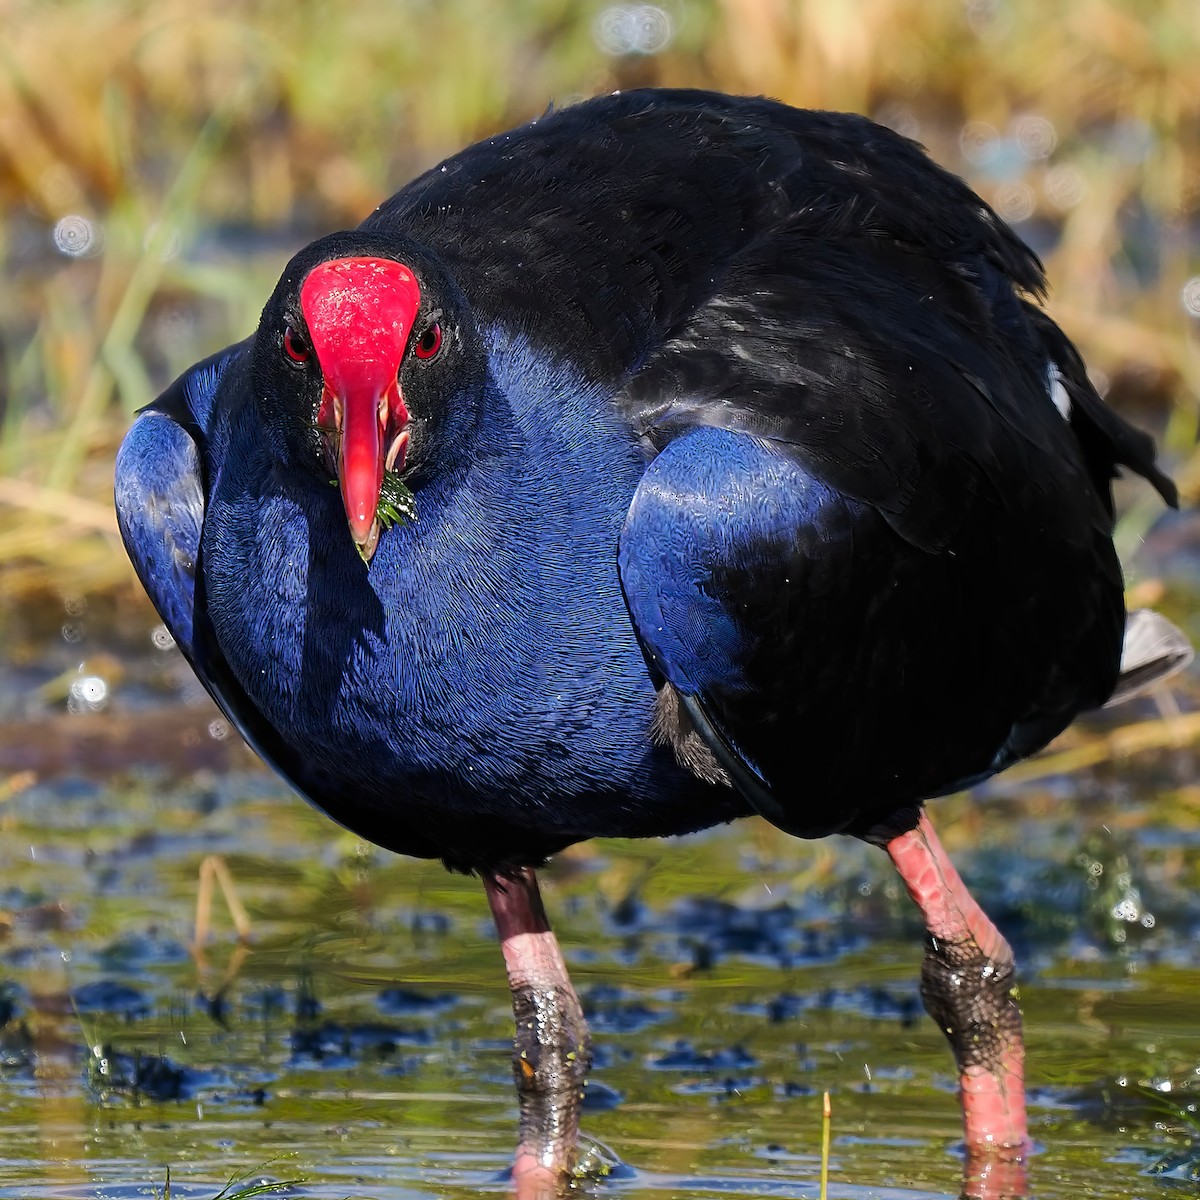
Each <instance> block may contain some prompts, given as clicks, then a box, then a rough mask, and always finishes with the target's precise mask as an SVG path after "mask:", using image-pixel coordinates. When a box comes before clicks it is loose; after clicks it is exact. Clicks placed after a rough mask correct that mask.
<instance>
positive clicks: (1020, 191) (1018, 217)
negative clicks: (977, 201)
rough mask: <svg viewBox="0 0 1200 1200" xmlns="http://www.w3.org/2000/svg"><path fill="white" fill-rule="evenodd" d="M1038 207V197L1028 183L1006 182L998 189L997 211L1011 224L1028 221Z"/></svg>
mask: <svg viewBox="0 0 1200 1200" xmlns="http://www.w3.org/2000/svg"><path fill="white" fill-rule="evenodd" d="M1036 207H1037V198H1036V197H1035V196H1034V194H1033V188H1031V187H1030V186H1029V184H1027V183H1006V184H1004V185H1002V186H1001V187H999V188H997V190H996V203H995V208H996V211H997V212H998V213H999V214H1000V215H1001V216H1002V217H1003V218H1004V219H1005V220H1006V221H1007V222H1009V224H1010V225H1018V224H1020V222H1022V221H1028V220H1029V218H1030V217H1032V216H1033V212H1034V209H1035V208H1036Z"/></svg>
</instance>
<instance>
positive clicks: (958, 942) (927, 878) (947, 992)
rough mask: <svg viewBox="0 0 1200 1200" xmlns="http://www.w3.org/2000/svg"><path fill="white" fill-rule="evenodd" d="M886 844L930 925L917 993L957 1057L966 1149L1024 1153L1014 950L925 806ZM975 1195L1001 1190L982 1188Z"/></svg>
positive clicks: (979, 1161)
mask: <svg viewBox="0 0 1200 1200" xmlns="http://www.w3.org/2000/svg"><path fill="white" fill-rule="evenodd" d="M887 852H888V854H889V855H890V856H891V859H892V862H894V863H895V864H896V869H897V870H898V871H899V872H900V878H901V879H903V880H904V883H905V886H906V887H907V888H908V894H909V895H910V896H911V897H912V898H913V900H914V901H916V904H917V907H918V908H920V910H921V913H922V915H923V916H924V918H925V928H926V929H927V930H928V932H929V941H928V943H927V945H926V949H925V961H924V964H923V966H922V968H921V996H922V998H923V999H924V1001H925V1008H926V1009H927V1011H928V1012H929V1015H930V1016H931V1017H933V1019H934V1020H935V1021H936V1022H937V1023H938V1024H939V1025H940V1026H941V1027H942V1029H943V1030H944V1031H945V1034H946V1036H947V1038H949V1040H950V1046H951V1048H952V1049H953V1050H954V1057H955V1060H956V1061H957V1063H958V1070H959V1081H960V1085H961V1088H962V1107H963V1124H964V1126H965V1134H966V1145H967V1153H968V1156H969V1157H970V1158H974V1159H975V1160H976V1162H975V1168H976V1172H978V1171H979V1170H980V1169H981V1168H982V1167H984V1166H986V1165H987V1164H986V1161H985V1160H984V1159H983V1158H981V1156H989V1155H990V1156H994V1155H995V1153H996V1152H997V1151H1001V1152H1006V1153H1004V1155H1003V1156H1004V1157H1005V1158H1008V1159H1010V1160H1011V1159H1015V1158H1020V1157H1021V1156H1023V1155H1024V1153H1025V1151H1026V1150H1027V1149H1028V1137H1027V1133H1026V1126H1025V1086H1024V1080H1025V1046H1024V1043H1023V1041H1022V1039H1021V1010H1020V1007H1019V1006H1018V1004H1017V998H1016V987H1015V985H1014V982H1013V979H1014V975H1015V970H1016V964H1015V962H1014V960H1013V953H1012V949H1011V948H1010V947H1009V945H1008V943H1007V942H1006V941H1005V940H1004V938H1003V936H1002V935H1001V934H1000V931H999V930H998V929H997V928H996V927H995V925H993V924H992V922H991V921H990V920H989V919H988V916H987V914H986V913H985V912H984V911H983V909H981V908H980V907H979V905H978V904H977V903H976V902H975V900H974V899H973V898H972V896H971V893H970V892H968V891H967V888H966V885H965V884H964V883H963V881H962V879H961V878H960V877H959V874H958V872H957V871H956V870H955V869H954V865H953V864H952V863H951V862H950V859H949V857H948V856H947V854H946V851H945V850H944V849H943V848H942V844H941V842H939V841H938V836H937V834H936V833H935V832H934V829H933V826H932V825H931V824H930V823H929V818H928V817H927V816H926V815H925V814H924V813H922V814H921V819H920V821H919V823H918V824H917V827H916V828H915V829H913V830H911V831H910V832H909V833H904V834H901V835H900V836H899V837H897V838H893V839H892V841H890V842H889V843H888V844H887ZM968 1165H969V1166H970V1164H968ZM985 1174H986V1175H994V1176H997V1177H998V1176H999V1175H1004V1176H1005V1179H1006V1181H1007V1180H1008V1174H1009V1173H1006V1172H1003V1171H1001V1172H995V1171H993V1170H992V1169H991V1168H990V1167H989V1168H988V1169H987V1171H986V1172H985ZM975 1182H979V1180H978V1179H976V1181H975ZM985 1182H986V1181H985ZM1014 1183H1015V1181H1012V1182H1006V1187H1012V1186H1014ZM1019 1186H1021V1187H1023V1176H1022V1180H1021V1181H1020V1185H1019ZM969 1194H973V1195H995V1194H1000V1193H996V1192H995V1191H993V1190H990V1189H988V1188H986V1187H985V1188H984V1190H983V1191H982V1192H980V1191H973V1192H970V1193H969ZM1009 1194H1012V1193H1009Z"/></svg>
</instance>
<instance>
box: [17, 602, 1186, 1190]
mask: <svg viewBox="0 0 1200 1200" xmlns="http://www.w3.org/2000/svg"><path fill="white" fill-rule="evenodd" d="M75 606H76V608H78V604H77V603H76V604H75ZM151 625H152V619H151V618H150V617H149V616H148V615H147V614H146V613H145V612H144V611H140V610H135V611H133V612H132V613H128V612H124V611H121V612H115V611H110V610H108V609H107V608H106V607H105V605H104V604H103V603H101V602H93V604H92V606H91V608H90V609H89V610H87V611H82V612H80V611H76V612H72V613H67V612H61V611H60V612H55V611H49V610H43V611H40V612H37V613H29V612H26V613H22V614H9V615H8V616H7V617H5V618H4V620H3V628H0V632H2V633H4V634H5V635H6V640H5V644H6V645H7V646H8V647H9V650H8V655H7V659H6V661H5V662H4V663H3V665H2V667H0V695H3V696H4V697H5V705H6V711H5V712H4V714H3V716H4V718H5V721H6V727H5V731H4V733H3V736H0V780H3V779H4V778H6V777H7V778H9V779H10V784H9V786H8V791H9V793H11V794H7V797H6V799H5V800H4V802H3V803H2V804H0V823H2V824H3V833H4V836H3V839H2V841H0V863H2V864H3V875H2V884H0V886H2V890H0V908H2V909H3V910H4V914H5V915H4V917H3V918H0V920H5V921H6V923H7V929H6V936H4V938H3V941H0V989H2V990H0V1016H4V1015H5V1011H3V1010H7V1012H8V1019H7V1022H6V1024H5V1025H4V1028H3V1033H2V1034H0V1198H5V1197H28V1198H33V1197H38V1198H41V1197H46V1198H49V1197H80V1198H82V1197H90V1198H100V1197H133V1196H150V1195H153V1194H155V1191H156V1189H157V1191H158V1192H161V1191H162V1189H163V1184H164V1180H165V1173H166V1169H167V1168H168V1167H170V1169H171V1194H172V1195H173V1196H178V1197H213V1196H214V1195H216V1193H217V1192H219V1191H220V1189H221V1187H222V1186H224V1184H225V1183H226V1182H227V1181H228V1180H229V1179H230V1177H231V1176H234V1175H243V1174H244V1175H246V1176H247V1177H248V1178H252V1179H257V1178H259V1177H273V1178H294V1177H303V1178H304V1179H305V1182H304V1183H302V1184H299V1185H296V1186H294V1187H293V1188H292V1189H290V1190H289V1191H287V1192H286V1193H280V1194H292V1195H298V1196H311V1197H322V1198H324V1197H328V1198H334V1197H344V1196H363V1197H376V1198H378V1200H385V1198H386V1200H398V1198H405V1200H408V1198H415V1197H429V1196H446V1197H458V1196H462V1197H466V1196H474V1195H478V1194H497V1195H502V1194H504V1193H505V1191H506V1190H507V1181H506V1178H505V1175H504V1172H505V1168H506V1164H507V1160H508V1156H509V1153H510V1151H511V1147H512V1142H513V1139H514V1134H515V1121H516V1118H515V1101H514V1098H513V1095H512V1090H511V1082H510V1075H509V1038H510V1021H511V1014H510V1011H509V1008H508V996H507V992H506V990H505V988H504V982H503V972H502V968H501V964H500V957H499V952H498V948H497V946H496V944H495V939H494V935H493V934H492V932H491V929H490V924H489V921H488V918H487V909H486V904H485V902H484V898H483V895H482V889H481V888H480V887H479V885H478V883H477V882H476V881H473V880H469V879H465V878H461V877H454V876H450V875H448V874H446V873H445V872H444V871H443V870H442V869H441V868H440V867H438V866H437V865H435V864H431V863H421V862H414V861H412V860H406V859H400V858H397V857H395V856H392V855H389V854H385V853H383V852H381V851H377V850H375V849H373V848H371V847H369V846H366V845H364V844H363V843H361V842H360V841H359V840H358V839H356V838H354V837H353V836H351V835H349V834H346V833H344V832H342V831H340V830H338V829H337V827H336V826H334V825H333V824H332V823H330V822H329V821H328V820H326V819H325V818H323V817H322V816H321V815H320V814H318V813H316V812H314V811H312V810H310V809H309V808H308V807H307V806H306V805H305V804H304V803H303V802H301V801H300V800H298V799H296V798H295V797H294V796H291V795H290V794H289V793H287V791H286V790H285V789H284V788H283V787H282V785H280V784H278V783H277V782H276V781H275V780H274V778H273V777H271V776H269V775H267V774H266V773H264V772H262V771H261V770H259V769H258V768H257V767H256V766H255V765H254V763H253V761H252V759H251V758H250V756H249V755H248V753H246V752H245V751H244V750H243V749H242V748H241V747H240V746H239V745H238V744H237V742H236V738H235V737H233V736H220V735H222V734H223V732H224V731H223V727H222V726H221V724H220V723H219V722H218V723H215V724H214V723H213V722H214V717H215V713H214V712H213V710H211V709H209V708H208V707H207V704H206V702H204V701H202V699H201V698H200V696H199V694H198V688H197V685H195V683H194V682H193V681H191V680H190V677H189V675H188V673H187V670H186V667H184V666H183V664H182V662H181V661H180V660H179V658H178V656H177V655H176V654H175V652H174V651H173V650H169V649H168V650H161V649H156V648H154V646H153V644H152V642H151V639H150V632H151ZM65 626H70V629H69V630H68V631H67V632H68V633H69V636H65V635H64V632H63V627H65ZM29 646H33V647H35V648H36V652H34V651H33V650H28V649H27V648H28V647H29ZM17 648H26V649H17ZM106 656H107V657H106ZM81 659H82V661H83V664H84V665H83V667H82V668H80V667H79V663H80V661H81ZM96 664H100V666H97V665H96ZM64 671H65V674H61V673H62V672H64ZM93 677H96V678H102V679H103V680H104V681H105V688H104V689H103V691H104V696H103V698H102V699H101V700H99V701H97V700H96V699H95V697H96V695H97V689H96V688H95V687H94V685H93V686H92V687H91V688H90V689H89V688H81V687H78V686H75V687H74V688H73V687H72V684H73V683H75V684H77V683H78V681H79V680H80V679H83V678H93ZM39 689H40V690H39ZM1181 698H1182V700H1183V702H1184V704H1185V707H1186V706H1190V704H1191V703H1192V697H1190V696H1189V695H1188V694H1187V693H1186V691H1185V693H1184V694H1183V695H1182V697H1181ZM72 709H73V710H75V711H69V710H72ZM1152 714H1153V709H1152V707H1148V708H1141V709H1138V708H1136V707H1135V708H1134V709H1132V710H1130V711H1126V712H1123V713H1117V714H1112V715H1111V718H1110V723H1111V719H1115V720H1121V721H1128V720H1133V719H1136V718H1138V717H1145V716H1147V715H1152ZM214 734H216V735H218V736H216V737H214V736H213V735H214ZM1194 768H1195V761H1194V755H1193V754H1192V752H1191V751H1185V750H1178V751H1171V752H1169V753H1165V754H1160V755H1158V756H1157V757H1151V758H1146V757H1140V758H1137V759H1134V760H1130V761H1129V762H1127V763H1124V764H1121V766H1120V767H1119V768H1117V767H1114V766H1113V765H1111V764H1110V765H1105V766H1103V767H1100V768H1097V769H1096V770H1094V771H1092V772H1085V773H1079V774H1075V775H1072V776H1071V777H1069V778H1067V777H1058V778H1055V777H1050V778H1048V779H1041V780H1037V781H1033V782H1026V783H1024V784H1023V785H1017V784H1007V783H1005V781H1004V780H1000V781H997V782H996V783H994V784H993V785H992V786H991V787H990V788H989V789H987V790H985V791H983V792H980V793H978V794H977V795H976V796H975V797H974V798H973V799H972V800H970V801H968V800H965V799H962V798H956V799H952V800H948V801H943V802H939V803H938V804H937V805H935V806H934V810H933V811H934V816H935V820H937V821H938V822H939V824H940V825H941V827H942V828H943V835H944V839H945V840H946V842H947V844H948V845H949V846H950V847H951V848H952V849H953V850H954V851H956V858H957V859H958V861H959V864H960V867H961V868H962V870H963V873H964V875H965V876H966V877H967V879H968V881H969V882H970V883H971V884H972V885H973V887H974V888H975V890H976V894H977V895H978V896H979V898H980V900H981V901H982V903H983V904H984V906H985V907H986V908H987V909H988V910H989V911H990V912H991V913H992V914H993V915H994V916H995V917H996V918H997V919H998V921H999V923H1000V924H1001V926H1002V928H1003V929H1004V930H1005V931H1006V933H1007V934H1008V935H1009V936H1010V938H1011V939H1012V940H1013V942H1014V944H1015V945H1016V948H1017V951H1018V955H1019V958H1020V961H1021V974H1022V999H1023V1004H1024V1008H1025V1012H1026V1020H1027V1038H1028V1045H1029V1058H1030V1064H1029V1084H1030V1089H1031V1096H1030V1099H1031V1113H1030V1116H1031V1126H1032V1130H1031V1131H1032V1135H1033V1136H1034V1137H1035V1138H1036V1139H1037V1141H1038V1143H1039V1146H1040V1153H1039V1154H1038V1156H1037V1157H1036V1159H1035V1160H1034V1163H1033V1166H1032V1191H1033V1194H1034V1195H1035V1196H1038V1197H1041V1198H1042V1200H1053V1198H1063V1200H1066V1198H1067V1197H1071V1198H1075V1197H1080V1196H1092V1197H1100V1198H1110V1197H1111V1198H1112V1200H1116V1198H1118V1197H1120V1198H1121V1200H1126V1198H1128V1197H1152V1196H1158V1195H1162V1194H1165V1193H1167V1192H1169V1191H1170V1190H1172V1189H1183V1190H1184V1191H1185V1192H1186V1191H1188V1190H1190V1189H1192V1188H1194V1186H1195V1185H1194V1184H1189V1183H1187V1182H1186V1181H1185V1180H1184V1176H1186V1175H1187V1173H1188V1171H1189V1170H1191V1169H1192V1168H1193V1167H1194V1166H1195V1163H1196V1161H1197V1157H1198V1156H1197V1155H1196V1154H1191V1155H1190V1156H1189V1155H1188V1154H1186V1153H1183V1154H1182V1165H1181V1166H1178V1167H1176V1168H1175V1171H1174V1174H1175V1175H1176V1176H1177V1177H1178V1178H1177V1179H1175V1180H1174V1181H1173V1180H1172V1179H1170V1178H1166V1177H1163V1176H1155V1175H1151V1174H1148V1173H1147V1169H1148V1168H1149V1167H1150V1165H1151V1164H1153V1163H1154V1162H1156V1161H1158V1160H1159V1159H1161V1157H1162V1156H1163V1155H1164V1154H1166V1153H1168V1152H1170V1151H1171V1150H1172V1148H1174V1149H1175V1150H1176V1151H1180V1152H1182V1151H1183V1148H1184V1147H1186V1145H1187V1138H1186V1137H1185V1136H1183V1134H1181V1133H1180V1132H1178V1130H1179V1128H1180V1120H1179V1112H1180V1110H1181V1109H1182V1108H1183V1106H1184V1105H1185V1103H1186V1102H1187V1099H1188V1098H1189V1092H1188V1090H1187V1089H1188V1088H1189V1086H1190V1088H1191V1091H1190V1099H1191V1101H1192V1102H1193V1103H1194V1102H1195V1098H1196V1092H1197V1091H1200V1087H1198V1086H1197V1085H1200V1075H1198V1074H1197V1071H1198V1068H1200V1028H1198V1027H1200V1001H1198V1000H1197V996H1200V940H1198V939H1197V937H1196V934H1197V931H1198V930H1200V886H1198V885H1200V792H1198V790H1197V788H1196V787H1195V785H1194V784H1192V783H1191V782H1190V781H1191V780H1192V779H1193V778H1194V776H1195V771H1194ZM17 771H33V772H35V773H36V775H37V781H36V782H32V783H30V779H29V777H28V776H26V777H24V778H22V777H20V776H18V777H17V778H16V781H15V784H14V783H13V782H12V773H13V772H17ZM23 784H24V785H27V786H24V787H22V785H23ZM211 853H220V854H222V855H224V856H225V857H226V860H227V862H228V863H229V865H230V867H231V868H232V870H233V872H234V875H235V877H236V879H237V881H238V885H239V887H240V889H241V891H242V895H243V897H244V899H245V900H246V903H247V905H248V907H249V909H250V912H251V915H252V918H253V921H254V938H253V944H252V946H251V947H250V949H249V951H248V952H247V953H243V952H241V951H239V950H237V948H236V947H235V944H234V941H233V939H232V937H231V935H230V933H229V923H228V918H227V915H226V913H225V912H224V910H223V909H222V908H221V907H220V905H219V904H218V907H217V908H216V910H215V920H216V924H217V931H216V934H215V936H214V938H213V939H212V941H211V942H210V944H209V946H208V949H207V954H206V961H203V962H197V961H196V960H194V959H193V957H192V956H191V954H190V953H189V951H188V948H187V943H188V941H189V939H190V936H191V931H192V928H193V921H194V904H195V896H196V874H197V869H198V866H199V863H200V862H201V860H202V859H203V858H204V857H205V856H206V855H208V854H211ZM545 878H546V885H545V892H546V900H547V906H548V908H549V910H550V912H551V916H552V920H553V921H554V922H555V925H556V929H557V931H558V933H559V936H560V939H561V941H562V943H563V947H564V950H565V953H566V956H567V958H568V961H569V963H570V965H571V968H572V972H573V975H574V978H575V981H576V984H577V986H578V987H579V989H580V991H581V992H582V993H583V995H584V998H585V1002H586V1005H587V1008H588V1010H589V1012H590V1014H591V1019H592V1025H593V1029H594V1032H595V1041H596V1051H597V1054H596V1059H597V1061H596V1068H595V1071H594V1073H593V1077H592V1078H593V1081H594V1086H593V1088H592V1090H591V1095H590V1100H589V1110H588V1112H587V1114H586V1117H585V1123H584V1128H585V1131H586V1133H587V1135H588V1136H589V1138H590V1139H593V1140H594V1141H595V1142H596V1143H597V1149H596V1150H595V1156H596V1158H597V1159H598V1160H604V1161H608V1162H609V1163H616V1164H618V1165H617V1166H616V1168H615V1169H614V1170H613V1171H612V1173H611V1174H610V1175H609V1176H608V1178H607V1179H605V1180H604V1181H603V1182H596V1181H592V1182H589V1183H586V1184H582V1185H581V1190H582V1191H584V1192H585V1193H595V1194H609V1193H611V1194H614V1195H627V1196H630V1197H637V1196H647V1197H651V1196H653V1197H660V1196H661V1197H665V1196H685V1197H696V1198H702V1197H738V1196H751V1195H771V1196H780V1197H815V1196H816V1195H817V1179H818V1171H819V1147H820V1112H821V1093H822V1091H824V1090H829V1091H830V1092H831V1093H832V1097H833V1113H834V1115H833V1149H832V1161H831V1186H830V1196H831V1197H849V1198H853V1200H860V1198H861V1200H866V1198H867V1197H880V1198H884V1197H888V1198H892V1197H895V1198H900V1197H903V1198H905V1200H923V1198H928V1197H944V1196H953V1195H957V1194H958V1191H959V1187H960V1178H959V1176H960V1162H959V1159H958V1157H957V1139H958V1137H959V1126H958V1108H957V1103H956V1100H955V1096H954V1073H953V1069H952V1062H951V1058H950V1054H949V1051H948V1049H947V1047H946V1045H945V1043H944V1042H943V1041H942V1039H941V1037H940V1035H939V1034H938V1032H937V1030H936V1029H935V1028H934V1027H933V1025H932V1023H931V1022H929V1021H928V1019H927V1018H926V1017H925V1016H924V1014H923V1012H922V1010H921V1005H920V999H919V995H918V991H917V976H918V966H919V961H920V956H921V931H920V929H919V926H918V924H917V921H916V919H915V917H914V915H913V912H912V911H911V909H910V905H909V902H908V900H907V899H906V898H905V897H904V895H903V894H902V890H901V889H900V888H899V886H898V885H897V884H896V882H895V880H894V879H893V878H892V877H891V875H890V873H889V868H888V867H887V864H886V861H885V860H884V858H883V856H882V855H881V854H880V853H879V852H878V851H873V850H870V849H869V848H867V847H865V846H861V845H859V844H857V843H853V842H850V841H847V840H845V839H833V840H830V841H827V842H824V843H802V842H797V841H793V840H791V839H788V838H786V837H784V836H782V835H780V834H778V833H776V832H775V831H773V830H771V829H769V828H768V827H766V826H765V825H762V824H760V823H758V822H750V821H747V822H742V823H741V824H740V825H738V826H736V827H733V828H729V829H724V830H719V831H712V832H710V833H708V834H704V835H701V836H696V837H691V838H686V839H680V840H677V841H671V842H644V843H624V842H609V843H600V844H593V845H590V846H586V847H582V848H577V849H576V850H575V851H572V852H570V853H568V854H566V855H563V856H561V857H560V859H559V860H558V861H557V863H556V864H555V865H554V867H553V868H552V869H550V870H549V871H547V872H546V874H545ZM0 929H2V927H0ZM1168 1086H1169V1087H1170V1089H1171V1090H1170V1091H1169V1092H1167V1091H1163V1090H1162V1089H1164V1088H1166V1087H1168ZM1153 1088H1157V1089H1159V1090H1158V1092H1157V1093H1154V1092H1152V1091H1151V1089H1153ZM1181 1089H1184V1090H1183V1093H1182V1096H1183V1098H1182V1099H1181V1098H1180V1097H1181ZM281 1156H290V1157H281ZM272 1160H275V1161H272ZM264 1164H266V1165H264ZM1177 1194H1178V1193H1177Z"/></svg>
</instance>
